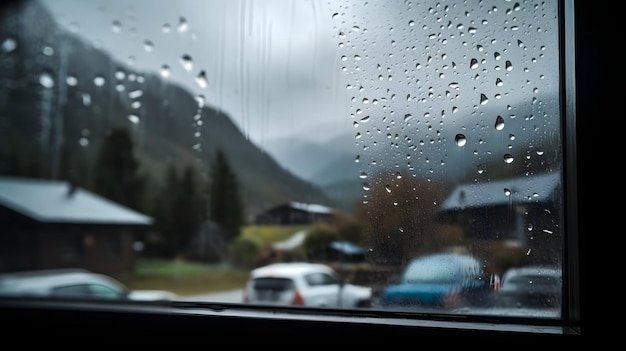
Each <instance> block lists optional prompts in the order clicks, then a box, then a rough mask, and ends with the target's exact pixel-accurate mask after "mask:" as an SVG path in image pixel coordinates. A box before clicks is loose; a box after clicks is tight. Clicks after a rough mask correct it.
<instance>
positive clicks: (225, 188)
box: [209, 150, 244, 243]
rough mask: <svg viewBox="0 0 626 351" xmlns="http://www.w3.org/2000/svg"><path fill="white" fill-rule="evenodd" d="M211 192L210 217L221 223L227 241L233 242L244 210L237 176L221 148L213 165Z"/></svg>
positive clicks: (238, 231) (241, 223) (242, 218)
mask: <svg viewBox="0 0 626 351" xmlns="http://www.w3.org/2000/svg"><path fill="white" fill-rule="evenodd" d="M209 193H210V199H209V217H210V218H211V219H212V220H213V221H215V222H216V223H217V224H219V225H220V227H221V229H222V233H224V240H225V242H226V243H231V242H232V241H233V240H234V239H235V238H237V236H238V235H239V233H240V229H241V226H242V225H243V220H244V215H243V213H244V212H243V204H242V200H241V197H240V193H239V182H238V180H237V176H236V174H235V173H234V172H233V170H232V169H231V167H230V164H229V163H228V160H227V159H226V156H224V153H223V152H222V151H221V150H218V151H217V152H216V155H215V159H214V161H213V164H212V167H211V183H210V191H209Z"/></svg>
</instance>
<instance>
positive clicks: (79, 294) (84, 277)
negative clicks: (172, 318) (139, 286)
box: [0, 269, 177, 301]
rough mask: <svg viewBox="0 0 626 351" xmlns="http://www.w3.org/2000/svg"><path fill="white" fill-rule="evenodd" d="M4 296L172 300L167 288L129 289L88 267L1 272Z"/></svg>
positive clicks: (1, 290) (175, 297) (0, 289)
mask: <svg viewBox="0 0 626 351" xmlns="http://www.w3.org/2000/svg"><path fill="white" fill-rule="evenodd" d="M0 296H5V297H42V298H71V299H77V298H78V299H105V300H135V301H139V300H141V301H172V300H176V299H177V294H175V293H173V292H170V291H165V290H129V289H128V288H127V287H126V286H125V285H123V284H122V283H121V282H119V281H117V280H115V279H114V278H112V277H109V276H107V275H104V274H98V273H94V272H91V271H88V270H85V269H50V270H36V271H22V272H10V273H2V274H0Z"/></svg>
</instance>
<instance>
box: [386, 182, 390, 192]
mask: <svg viewBox="0 0 626 351" xmlns="http://www.w3.org/2000/svg"><path fill="white" fill-rule="evenodd" d="M385 190H386V191H387V193H391V187H390V186H389V184H385Z"/></svg>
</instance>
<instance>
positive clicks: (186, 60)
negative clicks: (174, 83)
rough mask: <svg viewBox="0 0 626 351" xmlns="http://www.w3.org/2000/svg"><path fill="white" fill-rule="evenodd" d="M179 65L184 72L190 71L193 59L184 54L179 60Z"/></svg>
mask: <svg viewBox="0 0 626 351" xmlns="http://www.w3.org/2000/svg"><path fill="white" fill-rule="evenodd" d="M180 64H181V65H182V66H183V68H184V69H185V70H187V71H191V69H192V68H193V59H192V58H191V56H190V55H187V54H185V55H183V56H182V57H181V58H180Z"/></svg>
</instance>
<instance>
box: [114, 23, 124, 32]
mask: <svg viewBox="0 0 626 351" xmlns="http://www.w3.org/2000/svg"><path fill="white" fill-rule="evenodd" d="M112 29H113V31H114V32H115V33H119V32H121V31H122V22H120V21H113V23H112Z"/></svg>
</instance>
